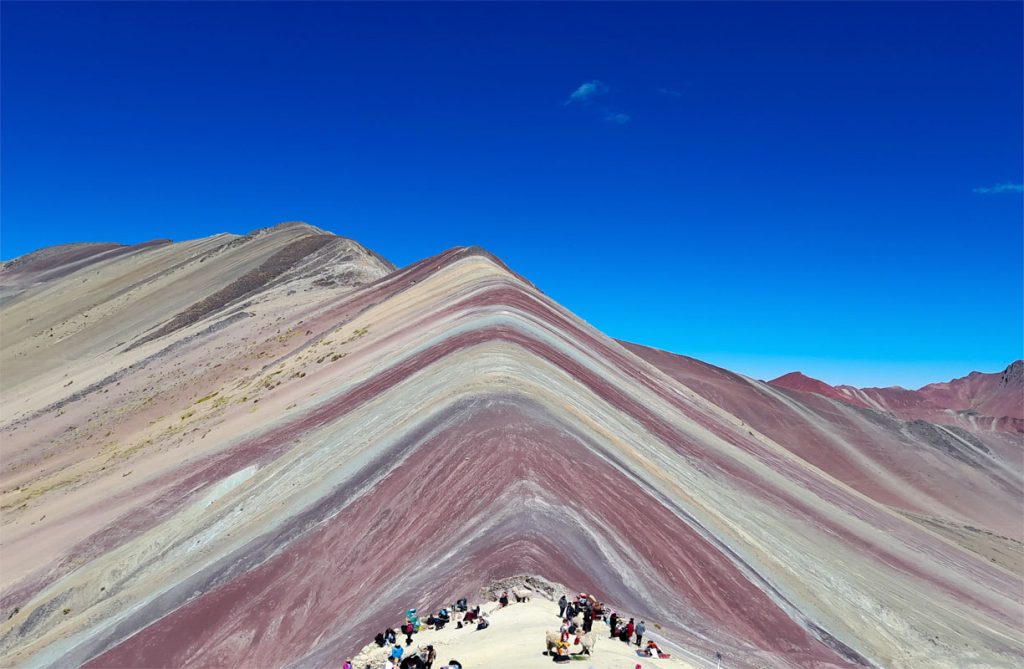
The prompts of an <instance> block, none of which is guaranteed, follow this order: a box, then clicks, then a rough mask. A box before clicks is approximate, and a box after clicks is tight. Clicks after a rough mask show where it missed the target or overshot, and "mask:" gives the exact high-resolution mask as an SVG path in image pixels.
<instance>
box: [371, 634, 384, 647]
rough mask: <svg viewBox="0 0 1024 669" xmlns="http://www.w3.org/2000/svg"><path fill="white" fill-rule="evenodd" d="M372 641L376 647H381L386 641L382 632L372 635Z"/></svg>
mask: <svg viewBox="0 0 1024 669" xmlns="http://www.w3.org/2000/svg"><path fill="white" fill-rule="evenodd" d="M373 642H374V643H375V644H377V647H378V648H383V647H384V645H385V644H386V643H387V641H386V640H385V639H384V633H383V632H377V636H375V637H373Z"/></svg>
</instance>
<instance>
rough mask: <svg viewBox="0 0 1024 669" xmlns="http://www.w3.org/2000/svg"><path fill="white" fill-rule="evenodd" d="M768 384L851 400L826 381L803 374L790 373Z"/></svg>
mask: <svg viewBox="0 0 1024 669" xmlns="http://www.w3.org/2000/svg"><path fill="white" fill-rule="evenodd" d="M768 383H769V384H770V385H773V386H775V387H776V388H786V389H787V390H796V391H799V392H802V393H815V394H817V395H824V396H825V397H831V398H833V399H837V400H846V401H848V400H849V398H848V397H847V396H846V395H844V394H843V393H842V392H841V391H839V390H837V389H836V388H833V387H832V386H830V385H828V384H827V383H825V382H824V381H820V380H818V379H815V378H811V377H810V376H807V375H806V374H804V373H803V372H790V373H789V374H783V375H782V376H780V377H779V378H777V379H772V380H771V381H769V382H768Z"/></svg>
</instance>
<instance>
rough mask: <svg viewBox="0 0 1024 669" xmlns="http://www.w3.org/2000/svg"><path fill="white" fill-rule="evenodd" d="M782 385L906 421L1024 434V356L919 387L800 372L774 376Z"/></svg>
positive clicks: (774, 381) (772, 381) (775, 382)
mask: <svg viewBox="0 0 1024 669" xmlns="http://www.w3.org/2000/svg"><path fill="white" fill-rule="evenodd" d="M769 383H770V384H772V385H773V386H776V387H778V388H786V389H787V390H795V391H798V392H807V393H815V394H818V395H822V396H824V397H831V398H832V399H837V400H840V401H842V402H846V403H847V404H852V405H854V406H859V407H864V408H869V409H877V410H879V411H884V412H887V413H891V414H893V415H895V416H898V417H900V418H903V419H904V420H927V421H930V422H932V423H938V424H940V425H960V426H963V427H968V428H971V429H981V430H990V431H997V432H1017V433H1024V360H1017V361H1015V362H1013V363H1012V364H1010V365H1009V366H1008V367H1007V368H1006V369H1004V370H1003V371H1001V372H996V373H992V374H985V373H982V372H971V373H970V374H968V375H967V376H964V377H962V378H959V379H953V380H952V381H947V382H945V383H930V384H928V385H926V386H923V387H921V388H918V389H917V390H907V389H906V388H901V387H899V386H892V387H889V388H855V387H854V386H845V385H843V386H830V385H828V384H827V383H825V382H824V381H819V380H818V379H813V378H811V377H809V376H806V375H805V374H802V373H800V372H790V373H789V374H784V375H782V376H780V377H779V378H777V379H773V380H771V381H769Z"/></svg>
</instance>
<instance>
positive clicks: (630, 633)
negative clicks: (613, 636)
mask: <svg viewBox="0 0 1024 669" xmlns="http://www.w3.org/2000/svg"><path fill="white" fill-rule="evenodd" d="M634 629H636V627H635V626H634V625H633V619H632V618H630V619H629V622H628V623H626V643H629V642H630V641H631V640H632V639H633V630H634Z"/></svg>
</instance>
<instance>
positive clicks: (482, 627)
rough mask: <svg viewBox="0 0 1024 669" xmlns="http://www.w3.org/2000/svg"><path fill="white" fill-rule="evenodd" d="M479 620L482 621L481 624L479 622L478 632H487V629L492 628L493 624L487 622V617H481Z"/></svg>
mask: <svg viewBox="0 0 1024 669" xmlns="http://www.w3.org/2000/svg"><path fill="white" fill-rule="evenodd" d="M479 620H480V622H478V623H477V624H476V628H477V629H478V630H485V629H487V628H488V627H490V626H491V623H490V621H489V620H487V617H486V616H484V615H481V616H480V618H479Z"/></svg>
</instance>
